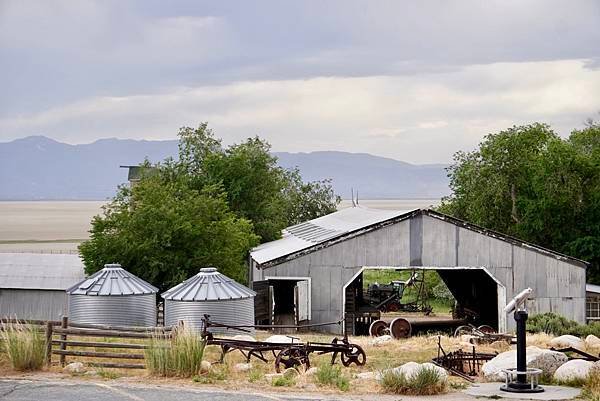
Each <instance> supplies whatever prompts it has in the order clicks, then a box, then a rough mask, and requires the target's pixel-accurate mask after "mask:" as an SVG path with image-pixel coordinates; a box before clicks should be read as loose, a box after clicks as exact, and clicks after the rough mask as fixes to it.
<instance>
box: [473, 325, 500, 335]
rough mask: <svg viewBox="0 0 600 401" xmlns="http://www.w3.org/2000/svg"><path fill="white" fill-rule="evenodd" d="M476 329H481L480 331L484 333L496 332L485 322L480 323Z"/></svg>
mask: <svg viewBox="0 0 600 401" xmlns="http://www.w3.org/2000/svg"><path fill="white" fill-rule="evenodd" d="M477 330H479V331H481V332H482V333H486V334H490V333H495V332H496V330H494V328H493V327H492V326H488V325H487V324H482V325H481V326H479V327H478V328H477Z"/></svg>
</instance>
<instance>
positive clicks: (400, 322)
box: [390, 317, 412, 338]
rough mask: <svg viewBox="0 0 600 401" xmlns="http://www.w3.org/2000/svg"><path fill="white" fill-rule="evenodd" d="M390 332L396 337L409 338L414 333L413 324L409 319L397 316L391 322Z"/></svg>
mask: <svg viewBox="0 0 600 401" xmlns="http://www.w3.org/2000/svg"><path fill="white" fill-rule="evenodd" d="M390 333H391V334H392V337H394V338H408V337H410V335H411V334H412V325H411V324H410V322H409V321H408V320H406V319H404V318H401V317H397V318H395V319H394V320H392V322H391V323H390Z"/></svg>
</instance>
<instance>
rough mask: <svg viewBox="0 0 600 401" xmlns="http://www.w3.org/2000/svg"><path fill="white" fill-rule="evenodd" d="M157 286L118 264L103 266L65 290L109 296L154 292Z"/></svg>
mask: <svg viewBox="0 0 600 401" xmlns="http://www.w3.org/2000/svg"><path fill="white" fill-rule="evenodd" d="M156 292H158V288H156V287H154V286H152V285H150V284H148V283H147V282H145V281H144V280H142V279H141V278H139V277H137V276H135V275H133V274H131V273H129V272H128V271H127V270H125V269H123V268H122V267H121V265H119V264H109V265H104V268H103V269H102V270H100V271H97V272H96V273H94V274H92V275H91V276H90V277H88V278H87V279H85V280H83V281H81V282H79V283H77V284H75V285H74V286H72V287H71V288H69V289H68V290H67V293H69V294H71V295H90V296H109V295H143V294H154V293H156Z"/></svg>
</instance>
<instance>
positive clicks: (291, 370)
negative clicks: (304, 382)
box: [283, 368, 300, 378]
mask: <svg viewBox="0 0 600 401" xmlns="http://www.w3.org/2000/svg"><path fill="white" fill-rule="evenodd" d="M283 375H284V376H285V377H287V378H292V377H297V376H299V375H300V372H298V371H297V370H296V369H294V368H287V369H286V370H284V371H283Z"/></svg>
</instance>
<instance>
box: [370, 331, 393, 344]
mask: <svg viewBox="0 0 600 401" xmlns="http://www.w3.org/2000/svg"><path fill="white" fill-rule="evenodd" d="M392 340H393V338H392V336H390V335H389V334H385V335H383V336H380V337H375V338H374V339H372V340H371V345H372V346H374V347H381V346H382V345H384V344H385V343H387V342H390V341H392Z"/></svg>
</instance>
